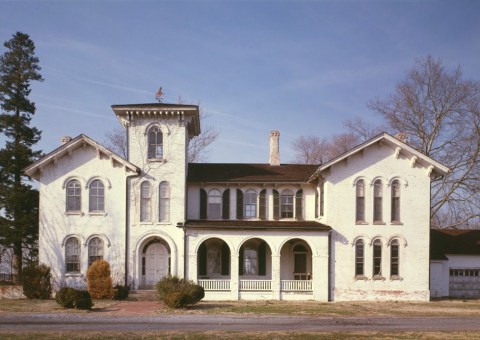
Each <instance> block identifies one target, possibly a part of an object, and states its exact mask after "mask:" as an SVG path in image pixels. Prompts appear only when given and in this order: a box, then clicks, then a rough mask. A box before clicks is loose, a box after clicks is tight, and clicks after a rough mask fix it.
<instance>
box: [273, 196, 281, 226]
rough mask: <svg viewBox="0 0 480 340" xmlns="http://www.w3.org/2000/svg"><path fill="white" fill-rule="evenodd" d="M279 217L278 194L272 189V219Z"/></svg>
mask: <svg viewBox="0 0 480 340" xmlns="http://www.w3.org/2000/svg"><path fill="white" fill-rule="evenodd" d="M279 218H280V194H279V193H278V191H277V190H275V189H273V219H274V220H278V219H279Z"/></svg>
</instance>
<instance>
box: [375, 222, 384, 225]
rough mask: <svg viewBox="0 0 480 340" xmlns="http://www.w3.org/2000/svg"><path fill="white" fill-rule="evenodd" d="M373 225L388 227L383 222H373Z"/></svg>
mask: <svg viewBox="0 0 480 340" xmlns="http://www.w3.org/2000/svg"><path fill="white" fill-rule="evenodd" d="M373 225H386V223H385V222H381V221H375V222H373Z"/></svg>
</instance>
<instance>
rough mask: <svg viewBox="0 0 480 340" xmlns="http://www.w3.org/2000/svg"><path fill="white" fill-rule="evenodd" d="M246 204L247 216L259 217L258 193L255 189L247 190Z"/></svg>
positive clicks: (245, 195) (244, 197)
mask: <svg viewBox="0 0 480 340" xmlns="http://www.w3.org/2000/svg"><path fill="white" fill-rule="evenodd" d="M243 200H244V204H245V218H255V217H257V193H256V192H255V190H251V189H250V190H247V191H245V194H244V196H243Z"/></svg>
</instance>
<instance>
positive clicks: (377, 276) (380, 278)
mask: <svg viewBox="0 0 480 340" xmlns="http://www.w3.org/2000/svg"><path fill="white" fill-rule="evenodd" d="M372 280H373V281H385V278H384V277H383V276H382V275H373V277H372Z"/></svg>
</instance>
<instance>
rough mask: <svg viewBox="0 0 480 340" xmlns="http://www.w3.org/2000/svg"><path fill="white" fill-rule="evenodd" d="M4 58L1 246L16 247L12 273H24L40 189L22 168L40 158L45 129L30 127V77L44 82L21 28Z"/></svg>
mask: <svg viewBox="0 0 480 340" xmlns="http://www.w3.org/2000/svg"><path fill="white" fill-rule="evenodd" d="M4 47H5V48H6V49H7V51H6V52H5V53H4V54H3V55H2V56H0V107H1V113H0V135H3V136H5V139H4V138H2V140H5V143H4V145H2V144H3V142H2V143H1V144H0V147H1V148H2V149H0V244H2V245H4V246H5V247H8V248H13V254H14V263H13V267H14V268H13V269H14V272H15V271H17V272H18V274H19V275H21V269H22V265H23V260H24V250H25V249H28V251H27V252H26V254H29V256H35V254H36V252H37V239H38V192H37V191H36V190H34V189H33V188H32V186H31V185H30V184H29V182H28V178H27V177H26V176H25V175H24V174H23V173H22V169H23V168H25V167H26V166H27V165H29V164H31V163H32V162H34V161H35V160H37V159H38V158H39V157H40V155H41V151H33V150H32V146H33V145H35V144H36V143H37V142H38V141H39V140H40V135H41V131H39V130H38V129H36V128H35V127H30V121H31V119H32V116H33V114H34V113H35V103H33V102H32V101H30V100H29V99H28V96H29V95H30V92H31V89H30V84H31V82H32V81H43V78H42V76H41V75H40V73H39V71H40V66H39V65H38V63H39V60H38V58H37V57H35V45H34V43H33V41H32V40H30V37H29V36H28V34H24V33H21V32H17V33H15V34H14V35H13V38H12V39H10V40H9V41H6V42H5V43H4Z"/></svg>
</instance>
